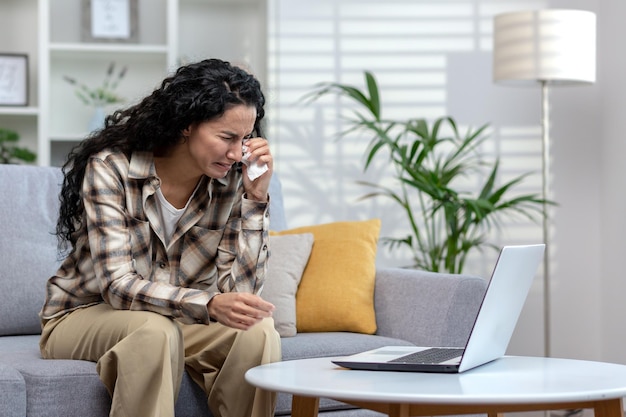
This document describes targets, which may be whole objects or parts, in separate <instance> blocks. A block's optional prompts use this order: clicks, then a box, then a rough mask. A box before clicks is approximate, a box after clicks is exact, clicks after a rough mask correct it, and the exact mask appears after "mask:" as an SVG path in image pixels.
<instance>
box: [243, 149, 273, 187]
mask: <svg viewBox="0 0 626 417" xmlns="http://www.w3.org/2000/svg"><path fill="white" fill-rule="evenodd" d="M243 152H244V153H243V157H242V158H241V162H243V163H244V164H245V165H246V166H247V167H248V169H247V172H248V178H250V181H254V180H255V179H257V178H259V177H260V176H261V175H263V174H264V173H265V171H267V170H268V168H267V164H266V163H265V162H259V161H258V160H256V161H254V162H250V161H249V160H248V159H249V158H250V152H248V147H247V146H246V145H243Z"/></svg>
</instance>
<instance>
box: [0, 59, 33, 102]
mask: <svg viewBox="0 0 626 417" xmlns="http://www.w3.org/2000/svg"><path fill="white" fill-rule="evenodd" d="M0 106H28V55H26V54H15V53H0Z"/></svg>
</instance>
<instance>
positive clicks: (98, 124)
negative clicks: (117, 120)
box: [88, 106, 106, 132]
mask: <svg viewBox="0 0 626 417" xmlns="http://www.w3.org/2000/svg"><path fill="white" fill-rule="evenodd" d="M105 116H106V115H105V113H104V107H102V106H96V107H94V109H93V115H92V116H91V120H90V121H89V126H88V129H89V131H90V132H93V131H94V130H99V129H102V128H103V127H104V118H105Z"/></svg>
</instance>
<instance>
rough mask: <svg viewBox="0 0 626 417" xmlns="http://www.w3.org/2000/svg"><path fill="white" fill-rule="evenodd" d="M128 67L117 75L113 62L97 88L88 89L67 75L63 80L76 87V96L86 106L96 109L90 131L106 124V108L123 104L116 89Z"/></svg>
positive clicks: (122, 99)
mask: <svg viewBox="0 0 626 417" xmlns="http://www.w3.org/2000/svg"><path fill="white" fill-rule="evenodd" d="M126 71H127V67H126V66H124V67H123V68H122V69H120V70H119V71H118V72H117V73H116V71H115V62H111V63H110V64H109V67H108V68H107V71H106V74H105V77H104V80H103V81H102V84H101V85H99V86H97V87H94V88H92V87H88V86H87V85H85V84H84V83H81V82H79V81H77V80H76V78H73V77H70V76H68V75H65V76H64V77H63V79H64V80H65V81H67V82H68V83H69V84H71V85H73V86H74V87H76V90H75V91H74V92H75V94H76V96H77V97H78V98H79V99H80V101H81V102H83V104H85V105H86V106H91V107H93V108H94V115H93V118H92V120H91V122H90V124H89V130H90V131H91V130H95V129H98V128H101V127H102V126H103V124H104V118H105V113H104V107H105V106H107V105H111V104H118V103H123V102H124V98H123V97H122V96H120V95H118V94H117V93H116V91H115V90H116V89H117V87H118V86H119V84H120V81H122V79H124V76H125V75H126Z"/></svg>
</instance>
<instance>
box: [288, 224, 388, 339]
mask: <svg viewBox="0 0 626 417" xmlns="http://www.w3.org/2000/svg"><path fill="white" fill-rule="evenodd" d="M379 232H380V220H379V219H372V220H366V221H346V222H335V223H326V224H320V225H314V226H307V227H299V228H295V229H289V230H284V231H282V232H279V233H278V234H279V235H285V234H299V233H313V236H314V244H313V250H312V251H311V257H310V259H309V263H308V264H307V267H306V269H305V270H304V274H303V275H302V281H300V287H299V288H298V292H297V294H296V326H297V329H298V332H332V331H338V332H341V331H345V332H357V333H368V334H372V333H374V332H375V331H376V317H375V312H374V283H375V277H376V249H377V244H378V236H379Z"/></svg>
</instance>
